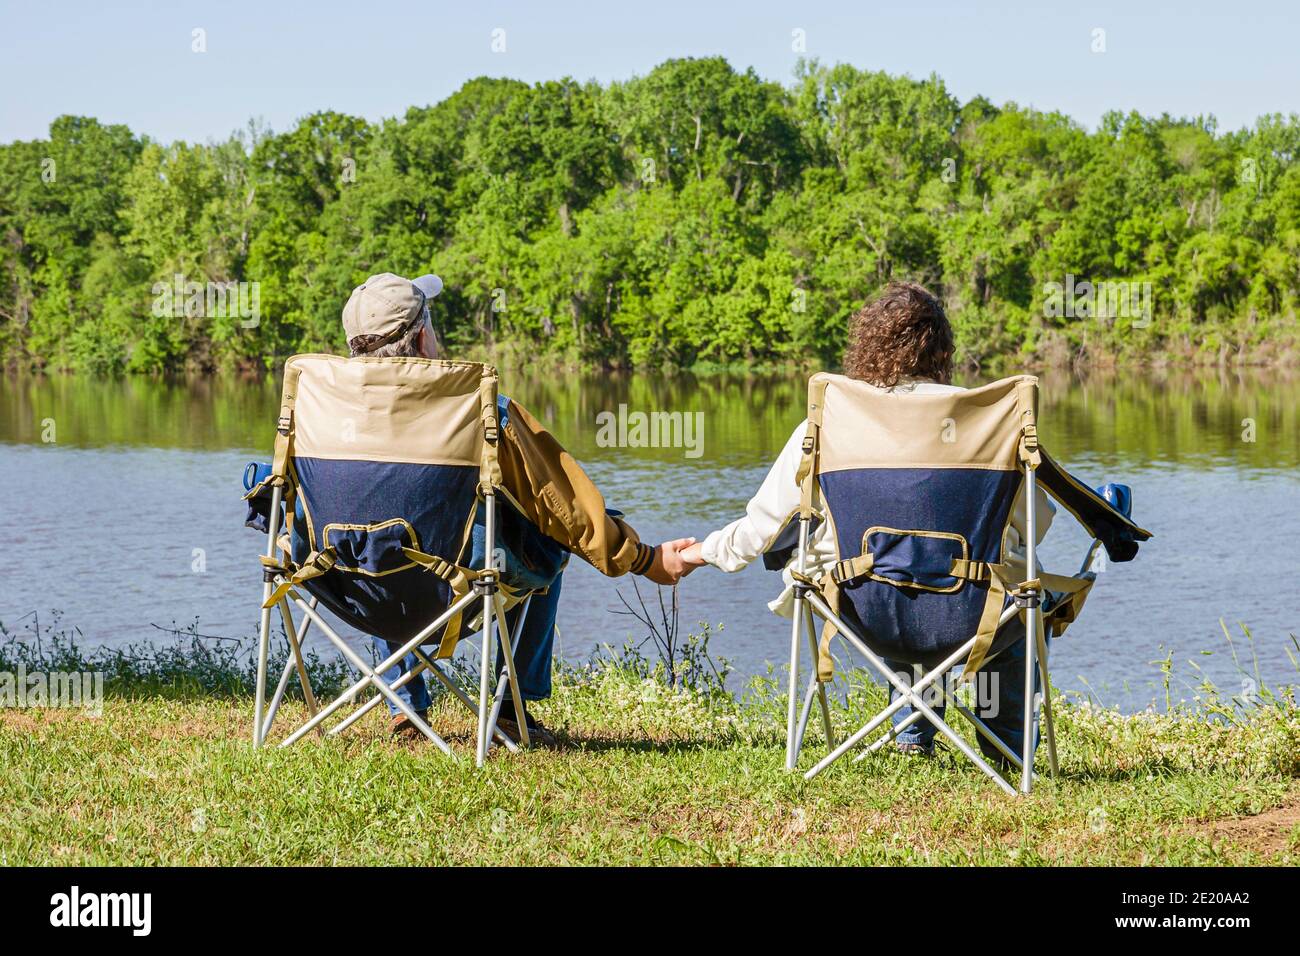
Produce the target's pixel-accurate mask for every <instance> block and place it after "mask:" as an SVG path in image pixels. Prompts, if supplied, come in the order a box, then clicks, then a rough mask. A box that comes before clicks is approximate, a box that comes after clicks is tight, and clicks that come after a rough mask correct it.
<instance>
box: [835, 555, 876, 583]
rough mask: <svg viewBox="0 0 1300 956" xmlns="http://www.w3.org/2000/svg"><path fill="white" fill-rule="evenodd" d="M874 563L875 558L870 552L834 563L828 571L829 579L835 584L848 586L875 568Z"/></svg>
mask: <svg viewBox="0 0 1300 956" xmlns="http://www.w3.org/2000/svg"><path fill="white" fill-rule="evenodd" d="M875 561H876V559H875V556H874V555H873V554H872V553H871V552H870V551H865V552H863V553H862V554H859V555H858V556H857V557H855V558H845V559H844V560H843V561H836V562H835V566H834V567H832V568H831V570H830V578H831V580H832V581H834V582H835V583H836V584H848V583H849V582H850V581H855V580H857V579H858V578H860V577H862V576H863V575H864V574H866V573H867V572H868V571H870V570H871V569H872V567H874V566H875Z"/></svg>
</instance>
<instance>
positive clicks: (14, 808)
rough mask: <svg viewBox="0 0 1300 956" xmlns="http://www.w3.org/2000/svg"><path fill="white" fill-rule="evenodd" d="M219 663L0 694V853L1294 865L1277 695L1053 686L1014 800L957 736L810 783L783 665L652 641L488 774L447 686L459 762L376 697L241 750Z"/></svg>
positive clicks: (33, 857)
mask: <svg viewBox="0 0 1300 956" xmlns="http://www.w3.org/2000/svg"><path fill="white" fill-rule="evenodd" d="M9 663H10V664H11V663H12V662H9ZM172 663H173V664H174V663H175V662H172ZM222 666H223V665H221V664H220V662H219V661H217V660H216V659H213V660H209V661H208V662H207V663H206V664H205V665H203V666H201V667H198V668H196V670H195V675H197V676H195V675H187V674H186V673H185V672H184V670H183V669H178V668H175V667H172V666H171V665H166V664H165V665H164V666H162V667H161V668H154V669H153V670H151V671H149V672H148V673H144V672H142V673H141V674H140V675H139V683H138V684H137V685H135V686H132V685H131V684H129V683H123V680H122V676H123V674H124V673H125V671H122V672H121V673H119V674H118V675H117V676H116V677H114V676H113V675H112V674H110V675H109V677H108V679H107V681H106V683H107V687H108V697H107V699H106V700H105V701H104V705H103V712H102V716H99V717H91V716H88V715H84V714H82V713H80V712H78V711H75V710H59V709H26V710H19V709H14V708H0V764H2V765H3V766H5V767H6V768H7V770H6V773H5V774H4V775H3V776H0V807H3V810H0V865H7V866H14V865H31V864H36V865H39V864H50V863H57V864H83V865H97V864H106V865H126V864H200V865H210V864H221V865H257V864H376V863H386V864H391V863H401V864H418V865H449V864H451V865H454V864H473V865H480V864H620V865H621V864H846V865H861V864H888V865H897V864H919V865H925V864H931V865H934V864H995V865H996V864H1015V865H1037V864H1079V865H1101V866H1111V865H1146V864H1155V863H1164V864H1172V865H1252V864H1268V865H1291V866H1294V865H1296V864H1297V863H1300V710H1298V709H1297V708H1296V706H1295V701H1294V699H1293V698H1271V697H1268V696H1267V695H1266V696H1265V699H1263V700H1261V701H1259V702H1256V703H1255V704H1254V705H1252V706H1251V707H1249V708H1248V709H1246V710H1245V711H1238V712H1236V713H1233V712H1231V711H1227V712H1221V713H1218V714H1217V715H1216V714H1214V713H1211V712H1210V711H1212V710H1213V705H1212V706H1211V708H1210V709H1209V710H1206V709H1202V710H1199V711H1197V712H1191V711H1176V712H1172V713H1169V714H1159V715H1158V714H1154V713H1144V714H1137V715H1133V716H1122V715H1120V714H1118V713H1116V712H1113V711H1110V710H1105V709H1100V708H1095V707H1089V706H1086V705H1083V704H1080V703H1078V702H1071V701H1067V700H1066V699H1065V698H1064V697H1058V698H1056V701H1055V706H1056V708H1057V712H1058V742H1059V747H1060V758H1061V771H1062V775H1061V777H1060V778H1059V779H1057V780H1053V779H1051V778H1049V777H1047V776H1046V775H1044V778H1043V779H1042V781H1041V782H1040V785H1039V787H1038V788H1037V789H1036V790H1035V792H1034V794H1033V795H1032V796H1031V797H1029V798H1027V799H1019V800H1012V799H1008V798H1007V797H1005V796H1003V795H1002V794H1001V792H1000V791H998V790H997V789H996V788H994V787H993V786H992V785H991V784H990V783H989V782H988V781H987V780H986V779H985V778H983V777H982V776H981V775H980V774H979V773H978V771H976V770H974V769H973V768H971V767H970V766H969V765H968V764H965V763H964V762H962V761H960V760H959V758H958V757H957V756H955V755H954V754H952V753H951V752H946V753H945V752H941V753H940V754H939V755H938V756H936V757H935V758H933V759H929V760H927V759H921V758H906V757H902V756H900V755H896V754H892V753H889V754H884V755H881V756H879V757H878V758H873V759H868V760H864V761H862V762H861V763H857V764H852V763H849V762H847V761H843V762H841V763H840V764H839V765H837V766H836V767H833V768H832V769H831V770H830V771H828V772H827V773H825V774H823V775H822V776H821V777H819V778H818V779H816V780H814V781H812V782H810V783H809V782H804V781H803V779H802V778H801V777H800V776H798V775H789V774H786V773H784V772H783V770H782V736H781V719H782V714H783V701H782V699H781V696H780V693H779V690H778V687H777V684H776V683H775V682H773V681H772V680H770V679H768V680H764V679H759V680H757V681H755V682H754V683H752V684H751V685H750V687H749V689H748V690H747V691H746V693H745V694H743V695H742V696H741V697H740V698H739V699H738V700H737V699H733V698H732V697H730V696H728V695H725V694H719V693H717V692H716V691H715V690H713V691H711V690H710V689H709V686H708V684H707V682H706V683H705V684H700V685H697V686H698V689H696V690H689V689H687V690H679V691H674V690H672V689H671V688H669V687H668V686H667V684H666V683H665V682H664V681H663V680H662V679H661V678H662V674H661V673H659V674H656V673H655V671H654V670H653V668H651V669H649V670H648V669H647V667H646V665H645V664H644V662H642V663H641V664H640V665H635V664H633V663H629V662H627V661H624V662H622V663H615V662H611V661H604V662H598V663H596V664H594V665H592V666H589V667H586V668H582V669H579V670H567V671H565V672H564V673H563V674H561V675H560V677H559V679H558V680H557V685H556V693H555V695H554V697H553V698H552V699H551V700H550V701H548V702H546V703H544V704H541V705H539V706H538V707H537V714H538V716H540V717H541V718H542V719H543V720H544V721H545V722H546V723H547V724H548V725H549V726H551V727H552V728H554V729H555V730H556V731H557V732H558V734H559V738H560V743H561V748H560V749H559V750H556V751H534V752H529V753H525V754H520V755H508V754H501V753H496V754H494V755H493V756H492V758H491V760H490V761H489V764H488V766H487V767H486V768H485V769H484V770H482V771H477V770H475V768H474V765H473V759H472V726H471V724H470V723H469V717H468V714H467V713H466V712H465V711H464V710H463V709H462V708H459V706H458V707H457V708H456V709H455V710H454V711H453V710H451V709H450V708H448V707H446V706H444V707H442V708H441V709H439V710H437V711H436V712H435V717H434V724H435V726H437V727H438V728H439V729H440V730H442V731H444V732H446V733H447V734H449V735H450V736H451V739H452V743H453V746H454V747H456V748H457V750H458V757H457V758H456V759H448V758H447V757H445V756H443V755H441V754H440V753H438V752H437V751H436V750H434V749H433V748H432V747H430V746H429V745H427V744H424V743H398V742H394V741H393V740H391V739H389V738H388V737H387V735H386V732H385V722H384V720H383V718H382V717H381V716H380V715H378V714H374V715H371V716H369V717H367V718H366V719H364V720H362V721H361V722H360V723H359V724H358V725H357V727H355V728H354V729H353V730H351V731H349V732H348V733H347V734H346V735H344V736H343V737H342V738H341V739H329V740H325V741H321V740H317V739H314V738H313V739H308V740H307V741H305V742H303V743H301V744H299V745H297V746H295V747H292V748H289V749H287V750H277V749H268V750H265V751H262V752H254V751H253V750H252V749H251V748H250V746H249V744H248V740H247V737H248V733H249V720H250V713H251V710H252V701H251V699H250V698H249V697H248V696H246V694H245V692H244V690H243V682H244V677H243V676H241V675H243V674H244V672H243V671H240V672H239V674H235V675H233V676H232V675H227V678H228V679H225V680H224V682H223V679H222ZM168 675H170V676H168ZM325 676H328V675H325ZM336 676H337V675H336ZM849 680H850V681H851V682H852V683H853V684H854V685H855V686H860V685H861V684H862V682H863V675H862V674H854V675H850V676H849ZM879 695H880V691H879V689H878V688H876V687H875V685H869V686H868V693H867V694H866V695H865V699H864V700H863V701H862V702H859V703H857V704H856V705H855V706H854V707H853V708H852V709H851V710H849V709H846V708H844V707H843V706H839V705H837V706H836V708H835V714H834V716H835V722H836V724H837V727H838V728H839V729H840V730H841V731H842V730H843V728H846V727H848V726H849V724H850V723H851V722H852V721H853V720H855V719H858V718H860V717H861V716H862V714H863V713H865V712H866V710H867V709H868V708H869V707H874V706H878V705H879V704H880V696H879ZM286 707H287V711H286V716H291V717H294V718H301V716H302V713H303V706H302V704H301V703H300V702H297V701H290V702H289V703H287V704H286ZM820 746H821V743H820V737H819V736H817V737H814V738H813V739H812V740H810V741H809V744H808V749H807V750H806V751H805V766H806V765H807V764H808V762H809V760H810V758H811V757H812V755H813V754H814V753H815V752H816V751H817V750H818V749H819V747H820Z"/></svg>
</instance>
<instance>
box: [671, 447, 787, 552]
mask: <svg viewBox="0 0 1300 956" xmlns="http://www.w3.org/2000/svg"><path fill="white" fill-rule="evenodd" d="M807 431H808V423H807V422H800V423H799V426H798V427H797V428H796V429H795V430H794V431H793V432H792V433H791V434H790V440H789V441H787V442H786V443H785V447H784V448H782V449H781V453H780V454H779V455H778V456H777V459H776V461H775V462H774V463H773V465H772V468H771V469H770V470H769V471H768V473H767V477H766V478H764V479H763V484H762V485H761V486H760V487H759V489H758V492H757V493H756V494H755V495H754V497H752V498H750V499H749V504H748V505H747V506H746V507H745V516H744V517H743V518H737V519H736V520H735V521H733V522H731V524H729V525H727V526H726V527H725V528H720V529H718V530H717V531H714V532H713V533H712V534H710V535H709V536H708V537H707V538H705V539H704V541H703V542H702V543H701V544H699V545H696V546H695V547H692V548H688V549H687V550H686V551H684V552H683V553H682V556H683V558H684V559H685V560H686V561H687V563H688V564H689V563H692V561H691V559H692V558H694V557H696V556H697V555H698V558H699V559H700V560H702V561H703V562H705V563H708V564H711V565H713V566H714V567H715V568H720V569H721V570H723V571H739V570H741V569H742V568H744V567H745V566H746V565H748V564H749V563H750V562H751V561H753V560H754V559H755V558H757V557H758V556H759V555H760V554H762V553H763V552H764V551H765V550H767V548H768V547H769V546H770V545H771V543H772V541H773V539H774V538H775V537H776V536H777V534H778V533H779V532H780V531H781V529H782V528H783V527H785V524H786V522H787V521H788V520H789V518H790V516H791V515H792V514H793V513H794V512H796V511H798V510H799V486H798V484H796V483H795V475H796V474H797V473H798V471H799V460H800V458H801V457H802V456H803V450H802V446H803V439H804V435H805V434H806V433H807Z"/></svg>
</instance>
